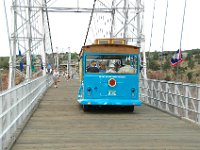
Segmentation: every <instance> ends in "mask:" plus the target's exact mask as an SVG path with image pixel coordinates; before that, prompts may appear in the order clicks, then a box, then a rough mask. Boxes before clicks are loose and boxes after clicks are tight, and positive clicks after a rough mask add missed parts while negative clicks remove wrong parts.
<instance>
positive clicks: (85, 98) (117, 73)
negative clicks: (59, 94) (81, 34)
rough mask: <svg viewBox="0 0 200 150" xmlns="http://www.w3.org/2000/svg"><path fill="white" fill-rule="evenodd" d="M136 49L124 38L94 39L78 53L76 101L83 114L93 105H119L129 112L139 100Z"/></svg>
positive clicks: (138, 63) (138, 103)
mask: <svg viewBox="0 0 200 150" xmlns="http://www.w3.org/2000/svg"><path fill="white" fill-rule="evenodd" d="M139 54H140V52H139V48H138V47H136V46H131V45H126V41H125V39H119V38H116V39H97V40H95V42H94V44H92V45H87V46H83V47H82V50H81V52H80V54H79V55H80V61H79V73H80V89H79V92H78V102H79V103H80V104H81V105H82V107H83V110H84V111H86V110H88V109H89V108H90V107H92V106H93V105H99V106H102V105H119V106H124V107H126V108H127V109H128V110H130V111H133V110H134V106H140V105H141V101H140V100H139V73H140V70H139V69H140V61H139Z"/></svg>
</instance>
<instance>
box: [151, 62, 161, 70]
mask: <svg viewBox="0 0 200 150" xmlns="http://www.w3.org/2000/svg"><path fill="white" fill-rule="evenodd" d="M149 68H150V69H152V70H154V71H156V70H159V69H160V65H159V64H158V63H157V62H156V61H151V62H150V63H149Z"/></svg>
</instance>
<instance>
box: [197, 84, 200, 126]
mask: <svg viewBox="0 0 200 150" xmlns="http://www.w3.org/2000/svg"><path fill="white" fill-rule="evenodd" d="M197 101H198V106H197V107H198V108H197V121H198V123H200V86H198V87H197Z"/></svg>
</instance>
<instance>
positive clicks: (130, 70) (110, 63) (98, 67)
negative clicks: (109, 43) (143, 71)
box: [85, 55, 138, 74]
mask: <svg viewBox="0 0 200 150" xmlns="http://www.w3.org/2000/svg"><path fill="white" fill-rule="evenodd" d="M85 70H86V73H99V74H136V73H137V72H138V56H137V55H134V56H133V55H98V56H97V55H87V56H86V68H85Z"/></svg>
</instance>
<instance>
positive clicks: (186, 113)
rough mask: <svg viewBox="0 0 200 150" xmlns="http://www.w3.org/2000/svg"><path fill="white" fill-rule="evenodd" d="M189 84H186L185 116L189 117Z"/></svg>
mask: <svg viewBox="0 0 200 150" xmlns="http://www.w3.org/2000/svg"><path fill="white" fill-rule="evenodd" d="M188 90H189V89H188V86H185V117H186V118H188V96H189V93H188V92H189V91H188Z"/></svg>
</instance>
